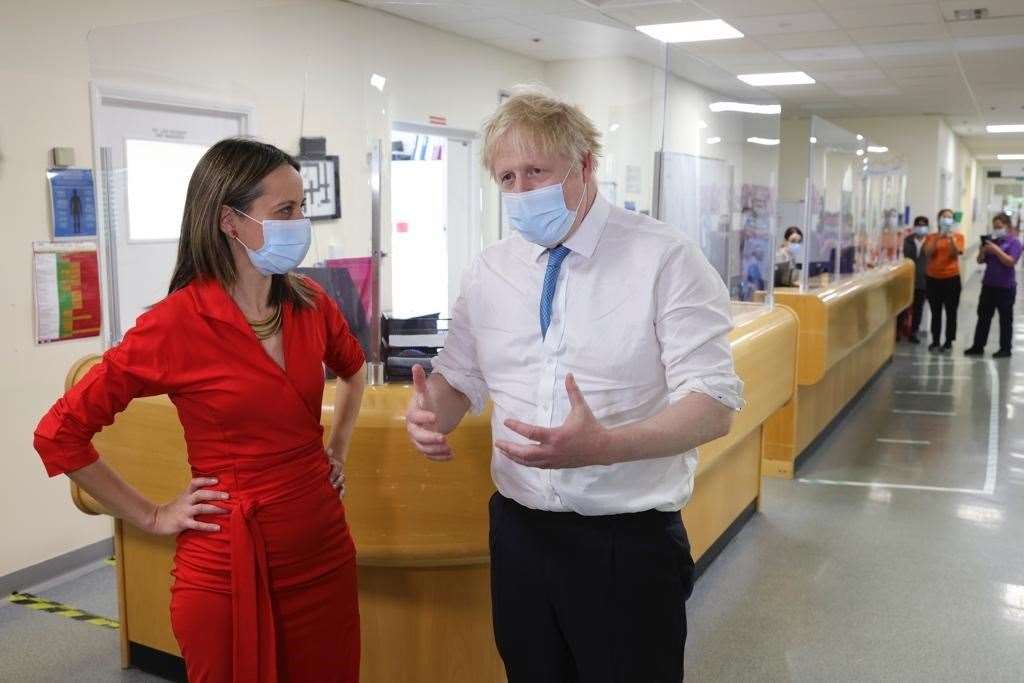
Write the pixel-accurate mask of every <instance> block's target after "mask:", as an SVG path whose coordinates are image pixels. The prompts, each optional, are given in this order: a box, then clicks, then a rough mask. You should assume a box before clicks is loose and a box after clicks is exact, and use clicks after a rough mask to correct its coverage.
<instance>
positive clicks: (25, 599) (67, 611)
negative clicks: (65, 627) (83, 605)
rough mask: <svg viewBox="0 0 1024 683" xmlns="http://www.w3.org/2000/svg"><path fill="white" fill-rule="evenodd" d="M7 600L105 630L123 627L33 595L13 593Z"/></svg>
mask: <svg viewBox="0 0 1024 683" xmlns="http://www.w3.org/2000/svg"><path fill="white" fill-rule="evenodd" d="M7 600H8V602H12V603H14V604H15V605H21V606H22V607H28V608H29V609H34V610H36V611H37V612H49V613H50V614H56V615H57V616H59V617H67V618H68V619H74V620H75V621H82V622H85V623H87V624H92V625H94V626H103V627H105V628H112V629H117V628H120V627H121V625H120V624H119V623H118V622H116V621H114V620H113V619H107V618H106V617H100V616H97V615H95V614H89V613H88V612H83V611H82V610H78V609H75V608H74V607H68V606H67V605H62V604H61V603H59V602H53V601H52V600H44V599H42V598H38V597H36V596H34V595H32V594H31V593H12V594H11V595H10V596H9V597H8V598H7Z"/></svg>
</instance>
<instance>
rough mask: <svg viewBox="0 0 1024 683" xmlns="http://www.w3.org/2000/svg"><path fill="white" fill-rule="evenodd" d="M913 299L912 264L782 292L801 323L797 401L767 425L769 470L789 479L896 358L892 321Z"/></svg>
mask: <svg viewBox="0 0 1024 683" xmlns="http://www.w3.org/2000/svg"><path fill="white" fill-rule="evenodd" d="M913 297H914V264H913V263H912V262H910V261H901V262H899V263H893V264H888V265H885V266H881V267H879V268H875V269H873V270H871V271H869V272H866V273H862V274H859V275H856V276H853V277H851V278H850V279H848V280H844V281H842V282H840V283H838V284H833V285H825V286H822V287H819V288H817V289H812V290H811V291H808V292H800V291H799V290H797V289H795V288H788V287H787V288H777V289H776V290H775V303H776V304H782V305H783V306H787V307H789V308H791V309H793V311H794V312H795V313H796V315H797V317H798V318H799V319H800V344H799V347H800V353H799V361H798V363H797V390H796V394H795V396H794V399H793V400H792V401H791V402H790V403H789V404H788V405H787V406H786V407H785V408H784V409H783V410H781V411H779V412H778V413H777V414H776V415H775V416H773V417H772V418H771V419H770V420H769V421H768V423H767V424H766V425H765V431H766V443H765V450H764V473H765V474H766V475H768V476H773V477H783V478H792V477H793V473H794V470H795V469H796V466H797V464H798V462H799V459H800V457H801V455H802V454H804V453H805V452H806V450H807V447H808V446H809V445H810V444H811V443H812V442H813V441H814V439H815V438H817V437H818V435H820V434H821V433H822V432H823V431H824V430H825V428H826V427H827V426H828V425H829V424H830V423H831V422H832V420H834V419H835V418H836V416H837V415H839V413H840V411H842V409H843V408H844V407H846V405H847V404H848V403H849V402H850V401H851V400H852V399H853V398H854V397H855V396H856V395H857V393H858V392H859V391H860V390H861V389H862V388H863V387H864V386H865V385H866V384H867V383H868V382H869V381H870V380H871V378H872V377H874V375H875V373H877V372H878V370H880V369H881V368H882V366H883V365H885V363H887V362H888V361H889V360H890V359H891V358H892V353H893V345H894V343H895V334H896V329H895V325H894V321H895V319H896V317H897V316H898V315H899V314H900V312H901V311H902V310H904V309H905V308H907V306H909V305H910V304H911V302H912V300H913Z"/></svg>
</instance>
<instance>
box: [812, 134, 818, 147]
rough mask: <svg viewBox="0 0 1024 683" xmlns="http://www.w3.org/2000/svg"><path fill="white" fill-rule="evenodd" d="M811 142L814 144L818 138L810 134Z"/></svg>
mask: <svg viewBox="0 0 1024 683" xmlns="http://www.w3.org/2000/svg"><path fill="white" fill-rule="evenodd" d="M811 144H812V145H816V144H818V138H816V137H814V136H813V135H812V136H811Z"/></svg>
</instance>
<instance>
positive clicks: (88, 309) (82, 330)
mask: <svg viewBox="0 0 1024 683" xmlns="http://www.w3.org/2000/svg"><path fill="white" fill-rule="evenodd" d="M32 251H33V254H32V256H33V261H34V263H33V277H34V280H35V296H36V343H37V344H47V343H49V342H55V341H62V340H65V339H81V338H82V337H96V336H99V334H100V320H101V304H100V277H99V264H98V260H97V258H96V245H95V243H91V242H34V243H33V244H32Z"/></svg>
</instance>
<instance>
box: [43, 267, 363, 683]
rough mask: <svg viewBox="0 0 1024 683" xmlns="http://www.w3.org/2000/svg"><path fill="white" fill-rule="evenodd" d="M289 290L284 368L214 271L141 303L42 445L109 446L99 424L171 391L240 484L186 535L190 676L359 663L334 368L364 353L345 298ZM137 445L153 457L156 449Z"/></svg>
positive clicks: (200, 470)
mask: <svg viewBox="0 0 1024 683" xmlns="http://www.w3.org/2000/svg"><path fill="white" fill-rule="evenodd" d="M310 284H311V286H313V287H314V288H315V290H316V293H317V305H316V306H315V307H311V308H305V307H299V306H292V305H290V304H287V303H286V304H285V305H284V308H283V311H282V313H283V324H282V330H283V345H284V359H285V369H284V370H282V368H281V367H280V366H279V365H278V364H277V363H276V362H275V361H274V360H273V359H272V358H271V357H270V356H269V355H268V354H267V352H266V351H265V350H264V349H263V347H262V345H261V344H260V342H259V340H258V339H257V338H256V336H255V334H254V333H253V332H252V330H251V329H250V327H249V325H248V323H247V322H246V320H245V318H244V316H243V314H242V312H241V310H240V309H239V308H238V306H237V305H236V304H235V303H234V301H233V300H232V299H231V297H230V296H229V295H228V294H227V292H226V291H225V290H224V288H223V287H222V286H221V285H220V284H219V283H217V282H215V281H210V280H205V281H196V282H193V283H192V284H190V285H189V286H187V287H185V288H184V289H181V290H179V291H177V292H175V293H174V294H172V295H170V296H168V297H167V298H166V299H164V300H163V301H161V302H160V303H159V304H157V305H156V306H154V307H153V308H152V309H151V310H149V311H147V312H146V313H144V314H143V315H142V316H140V317H139V319H138V321H137V323H136V326H135V327H134V328H133V329H132V330H130V331H129V332H128V333H127V334H126V335H125V337H124V339H123V341H122V342H121V343H120V344H118V345H117V346H116V347H114V348H112V349H110V350H109V351H108V352H107V353H106V354H105V355H104V357H103V361H102V362H101V363H100V364H98V365H97V366H95V367H93V368H92V369H91V370H90V371H89V373H88V374H87V375H86V376H85V377H84V378H82V380H81V381H80V382H79V383H78V384H76V385H75V386H74V387H73V388H72V389H71V390H69V391H68V392H67V394H65V395H64V397H62V398H61V399H60V400H59V401H57V403H56V404H54V406H53V407H52V408H51V409H50V411H49V412H48V413H47V414H46V415H45V416H44V417H43V419H42V421H41V422H40V423H39V426H38V427H37V429H36V434H35V447H36V450H37V451H38V452H39V454H40V456H41V457H42V459H43V463H44V464H45V466H46V470H47V472H48V474H49V475H50V476H56V475H58V474H61V473H65V472H70V471H73V470H76V469H79V468H81V467H84V466H86V465H89V464H90V463H92V462H94V461H95V460H96V459H97V458H98V457H99V456H98V454H97V452H96V450H95V448H93V446H92V444H91V439H92V436H93V435H94V434H95V433H96V432H98V431H99V430H101V429H102V428H103V427H104V426H106V425H109V424H111V423H112V422H113V420H114V416H115V415H116V414H117V413H119V412H120V411H122V410H124V408H125V407H126V406H127V405H128V403H129V402H130V401H131V400H132V399H133V398H135V397H137V396H152V395H158V394H167V395H168V396H169V397H170V400H171V401H172V402H173V403H174V405H175V407H176V408H177V411H178V416H179V418H180V420H181V424H182V426H183V427H184V432H185V440H186V443H187V445H188V460H189V464H190V465H191V468H192V473H193V476H196V477H216V478H218V479H219V483H218V484H217V485H216V486H213V487H210V488H212V489H215V490H221V491H226V492H228V493H229V494H230V499H229V500H227V501H216V502H215V503H214V504H216V505H219V506H221V507H222V508H225V509H226V510H228V511H229V512H230V514H225V515H211V516H200V517H198V519H199V520H200V521H205V522H212V523H216V524H220V526H221V530H220V531H219V532H216V533H210V532H202V531H191V530H189V531H185V532H183V533H181V534H180V535H179V536H178V538H177V549H176V553H175V562H174V572H173V574H174V584H173V588H172V597H171V623H172V627H173V629H174V634H175V636H176V638H177V640H178V643H179V645H180V646H181V650H182V653H183V656H184V658H185V663H186V666H187V668H188V674H189V679H190V680H191V681H193V682H203V681H210V682H220V681H234V682H236V683H243V682H244V683H248V682H258V683H268V682H273V681H339V682H345V683H350V682H351V683H355V682H356V681H357V680H358V677H359V611H358V602H357V593H356V569H355V546H354V545H353V542H352V537H351V536H350V534H349V529H348V524H347V523H346V520H345V508H344V506H343V505H342V502H341V500H340V499H339V496H338V494H337V492H336V491H335V490H334V489H333V488H332V487H331V485H330V481H329V472H330V467H329V463H328V460H327V456H326V453H325V452H324V446H323V428H322V427H321V426H320V410H321V402H322V400H323V389H324V369H323V364H326V365H327V366H328V367H330V368H331V369H332V370H334V372H335V373H336V374H338V375H339V376H340V377H346V378H347V377H351V376H352V375H353V374H354V373H356V372H358V371H359V370H360V369H361V367H362V365H363V362H364V358H363V354H362V351H361V349H360V347H359V344H358V342H357V341H356V340H355V338H354V337H353V336H352V334H351V332H350V331H349V327H348V325H347V323H346V322H345V319H344V318H343V317H342V315H341V313H340V311H339V310H338V308H337V306H336V305H335V303H334V302H333V301H332V300H331V299H330V298H329V297H328V296H327V295H326V294H325V293H324V292H323V290H321V289H320V288H319V287H317V286H316V285H315V284H314V283H310ZM138 457H140V458H145V457H146V454H145V453H139V454H138Z"/></svg>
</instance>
